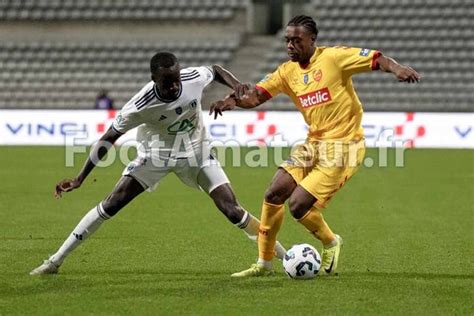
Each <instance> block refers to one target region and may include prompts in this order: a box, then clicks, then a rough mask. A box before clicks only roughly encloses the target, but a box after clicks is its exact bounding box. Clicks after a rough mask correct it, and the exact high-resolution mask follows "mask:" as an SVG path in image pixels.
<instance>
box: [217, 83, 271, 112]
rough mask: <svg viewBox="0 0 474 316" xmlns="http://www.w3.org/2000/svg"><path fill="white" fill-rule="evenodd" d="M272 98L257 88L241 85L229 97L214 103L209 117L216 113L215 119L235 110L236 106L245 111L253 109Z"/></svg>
mask: <svg viewBox="0 0 474 316" xmlns="http://www.w3.org/2000/svg"><path fill="white" fill-rule="evenodd" d="M268 99H270V97H269V96H268V95H267V94H265V93H262V92H261V91H260V90H258V89H257V88H256V87H255V86H253V85H251V84H249V83H239V84H238V85H237V86H236V87H235V88H234V92H233V93H231V94H229V95H227V96H226V97H225V98H224V99H223V100H219V101H216V102H214V103H213V104H212V105H211V108H210V111H209V115H211V114H213V113H214V119H216V118H217V116H218V115H221V116H222V112H224V111H230V110H233V109H234V108H235V107H236V106H237V107H240V108H243V109H251V108H254V107H257V106H259V105H260V104H262V103H264V102H266V101H267V100H268Z"/></svg>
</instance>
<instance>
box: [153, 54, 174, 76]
mask: <svg viewBox="0 0 474 316" xmlns="http://www.w3.org/2000/svg"><path fill="white" fill-rule="evenodd" d="M177 63H178V58H176V56H175V55H174V54H172V53H168V52H158V53H156V54H155V55H154V56H153V57H152V58H151V61H150V71H151V73H153V74H154V73H156V72H158V70H159V69H160V68H171V67H173V66H174V65H176V64H177Z"/></svg>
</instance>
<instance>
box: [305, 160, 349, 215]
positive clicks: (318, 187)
mask: <svg viewBox="0 0 474 316" xmlns="http://www.w3.org/2000/svg"><path fill="white" fill-rule="evenodd" d="M346 172H347V169H346V168H345V167H331V168H324V167H321V166H317V167H316V168H314V169H313V170H312V171H311V172H310V173H309V174H308V175H307V176H306V177H305V178H304V179H303V181H301V182H300V184H299V185H300V186H301V187H302V188H303V189H304V190H305V191H306V192H308V193H309V194H311V195H312V196H313V197H314V198H315V199H316V201H315V203H314V206H316V207H317V208H321V209H322V208H325V207H326V205H327V204H328V202H329V201H330V200H331V199H332V197H333V196H334V195H335V194H336V192H337V191H339V189H340V188H341V187H342V186H343V185H344V182H345V181H347V177H346Z"/></svg>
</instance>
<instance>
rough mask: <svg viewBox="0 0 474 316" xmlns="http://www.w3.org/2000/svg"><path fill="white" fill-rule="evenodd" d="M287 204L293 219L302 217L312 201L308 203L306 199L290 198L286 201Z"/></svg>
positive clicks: (311, 204)
mask: <svg viewBox="0 0 474 316" xmlns="http://www.w3.org/2000/svg"><path fill="white" fill-rule="evenodd" d="M288 206H289V208H290V213H291V215H292V216H293V217H294V218H295V219H300V218H302V217H303V216H304V215H305V214H306V213H307V212H308V211H309V210H310V209H311V207H312V206H313V203H309V202H307V201H301V200H299V199H296V198H293V197H291V198H290V201H289V202H288Z"/></svg>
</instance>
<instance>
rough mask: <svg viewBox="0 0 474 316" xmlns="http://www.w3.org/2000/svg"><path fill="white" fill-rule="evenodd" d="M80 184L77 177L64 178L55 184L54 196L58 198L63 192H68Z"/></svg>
mask: <svg viewBox="0 0 474 316" xmlns="http://www.w3.org/2000/svg"><path fill="white" fill-rule="evenodd" d="M80 186H81V182H80V181H79V180H78V179H64V180H62V181H61V182H59V183H58V184H56V190H55V191H54V197H55V198H57V199H59V198H60V197H61V195H62V193H63V192H70V191H72V190H74V189H77V188H79V187H80Z"/></svg>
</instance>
